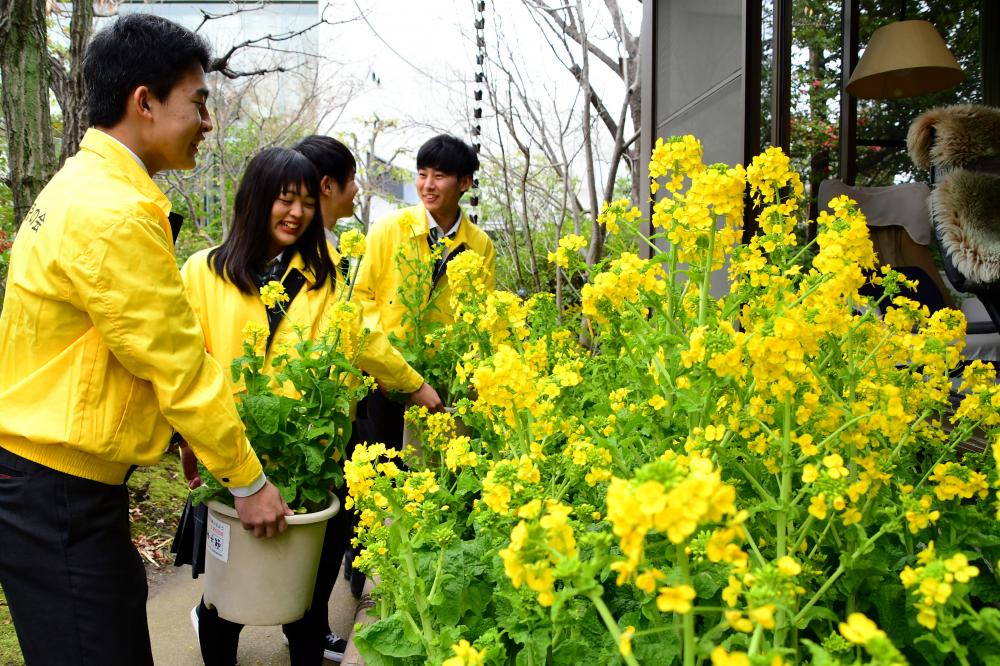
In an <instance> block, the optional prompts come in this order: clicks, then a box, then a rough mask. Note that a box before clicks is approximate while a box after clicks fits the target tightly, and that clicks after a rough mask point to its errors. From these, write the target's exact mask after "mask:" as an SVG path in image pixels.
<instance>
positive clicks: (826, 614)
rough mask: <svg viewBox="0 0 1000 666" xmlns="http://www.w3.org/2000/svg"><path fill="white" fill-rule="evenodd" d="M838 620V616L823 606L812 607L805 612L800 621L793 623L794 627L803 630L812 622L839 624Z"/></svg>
mask: <svg viewBox="0 0 1000 666" xmlns="http://www.w3.org/2000/svg"><path fill="white" fill-rule="evenodd" d="M840 619H841V618H840V616H839V615H837V614H836V613H834V612H833V611H832V610H830V609H829V608H826V607H825V606H813V607H812V608H810V609H809V610H807V611H806V613H805V615H803V616H802V619H801V620H799V621H798V622H796V623H795V626H796V627H798V628H799V629H805V628H806V627H808V626H809V623H810V622H812V621H813V620H830V621H831V622H839V621H840Z"/></svg>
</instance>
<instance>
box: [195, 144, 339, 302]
mask: <svg viewBox="0 0 1000 666" xmlns="http://www.w3.org/2000/svg"><path fill="white" fill-rule="evenodd" d="M302 186H305V188H306V193H307V194H308V195H309V196H311V197H313V198H315V199H318V198H319V173H318V172H317V171H316V167H315V166H313V163H312V162H310V161H309V158H308V157H306V156H305V155H303V154H301V153H298V152H296V151H294V150H292V149H291V148H265V149H264V150H262V151H260V152H259V153H257V155H255V156H254V158H253V159H252V160H250V164H248V165H247V168H246V171H244V172H243V179H242V180H241V181H240V186H239V188H238V189H237V190H236V199H235V200H234V202H233V223H232V226H231V227H230V228H229V235H227V236H226V239H225V240H224V241H222V245H220V246H219V247H217V248H215V249H214V250H212V251H211V252H210V253H209V255H208V264H209V266H210V267H211V268H212V270H213V271H214V272H215V274H216V275H218V276H220V277H222V278H223V279H225V280H229V281H230V282H232V283H233V284H234V285H235V286H236V288H237V289H239V290H240V291H242V292H243V293H244V294H256V293H257V285H256V284H255V283H254V271H258V270H260V269H261V268H263V267H264V264H265V263H266V262H267V261H268V260H269V259H271V258H272V257H269V256H267V250H268V247H269V246H270V243H271V229H270V222H271V208H272V207H273V205H274V201H275V200H276V199H277V198H278V197H279V196H281V194H282V193H283V192H288V191H290V190H295V191H298V189H299V188H300V187H302ZM289 249H290V250H291V251H292V252H294V253H297V254H299V256H301V257H302V263H303V264H305V267H306V268H308V269H309V270H310V271H312V273H313V275H314V276H315V277H316V283H315V284H314V285H313V287H312V288H313V289H318V288H319V287H321V286H322V285H324V284H325V283H326V281H327V279H329V278H330V276H331V275H332V270H333V262H332V261H331V260H330V252H329V250H328V249H327V243H326V233H325V232H324V230H323V215H322V214H321V213H320V210H319V206H316V212H315V214H314V215H313V219H312V222H311V223H310V224H309V226H308V227H307V228H306V230H305V231H304V232H302V235H301V236H299V238H298V240H296V241H295V243H294V244H293V245H292V246H291V247H290V248H289ZM288 258H291V255H288Z"/></svg>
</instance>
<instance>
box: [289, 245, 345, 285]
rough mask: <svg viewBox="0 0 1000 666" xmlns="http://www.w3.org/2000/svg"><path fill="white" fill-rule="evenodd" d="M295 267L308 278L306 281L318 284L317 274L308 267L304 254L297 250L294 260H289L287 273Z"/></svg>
mask: <svg viewBox="0 0 1000 666" xmlns="http://www.w3.org/2000/svg"><path fill="white" fill-rule="evenodd" d="M331 260H332V257H331ZM293 268H297V269H299V272H300V273H302V276H303V277H304V278H305V279H306V282H308V283H309V284H311V285H312V284H316V276H315V275H314V274H313V272H312V271H311V270H309V269H308V268H306V263H305V262H304V261H303V260H302V255H301V254H299V253H298V252H296V253H295V255H294V256H293V257H292V260H291V261H289V262H288V268H287V269H285V275H288V271H290V270H292V269H293ZM334 270H335V269H334ZM332 278H333V275H332V274H331V279H332ZM282 279H284V276H282Z"/></svg>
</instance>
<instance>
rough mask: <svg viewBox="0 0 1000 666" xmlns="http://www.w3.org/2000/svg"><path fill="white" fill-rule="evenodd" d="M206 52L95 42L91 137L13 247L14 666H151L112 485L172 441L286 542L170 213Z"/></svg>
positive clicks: (166, 37)
mask: <svg viewBox="0 0 1000 666" xmlns="http://www.w3.org/2000/svg"><path fill="white" fill-rule="evenodd" d="M208 62H209V52H208V48H207V46H206V44H205V43H204V42H203V41H202V40H201V38H200V37H198V36H197V35H195V34H194V33H192V32H191V31H189V30H187V29H185V28H182V27H180V26H178V25H176V24H174V23H171V22H170V21H167V20H166V19H162V18H159V17H155V16H150V15H143V14H133V15H128V16H124V17H122V18H120V19H118V21H117V22H116V23H115V24H113V25H112V26H110V27H108V28H106V29H104V30H102V31H101V32H100V33H98V34H97V35H96V36H95V37H94V40H93V42H92V43H91V45H90V47H89V49H88V51H87V56H86V59H85V64H84V77H85V81H86V85H87V98H88V114H89V120H90V123H91V125H92V128H91V129H90V130H88V131H87V134H86V135H85V136H84V139H83V142H82V143H81V146H80V151H79V152H78V153H77V154H76V155H75V156H73V157H72V158H70V159H69V160H67V161H66V164H65V166H64V167H63V168H62V169H60V171H59V173H57V174H56V175H55V176H54V177H53V179H52V180H51V182H50V183H49V184H48V185H47V186H46V187H45V189H44V190H42V192H41V193H40V194H39V195H38V199H37V200H36V201H35V204H34V206H32V208H31V210H30V212H29V213H28V215H27V216H26V218H25V220H24V222H23V223H22V225H21V229H20V231H19V232H18V235H17V238H16V240H15V241H14V246H13V250H12V253H11V264H10V273H9V276H8V287H7V294H6V298H5V301H4V308H3V312H2V315H0V534H2V538H0V585H2V586H3V590H4V593H5V595H6V597H7V602H8V604H9V606H10V612H11V616H12V618H13V621H14V626H15V629H16V630H17V634H18V640H19V642H20V645H21V651H22V653H23V655H24V659H25V662H26V663H27V664H28V665H29V666H31V665H33V664H76V665H79V664H94V665H97V664H101V665H102V666H107V665H117V664H122V665H126V664H127V665H129V666H136V665H144V664H152V663H153V661H152V655H151V650H150V643H149V632H148V627H147V622H146V579H145V570H144V568H143V565H142V561H141V559H140V558H139V555H138V553H137V552H136V550H135V548H134V547H133V545H132V543H131V539H130V535H129V520H128V492H127V489H126V486H125V481H126V480H127V477H128V475H129V473H130V472H131V470H132V469H133V468H134V467H135V466H137V465H149V464H153V463H155V462H156V461H157V460H159V458H160V456H161V455H162V454H163V452H164V450H165V449H166V446H167V442H168V440H169V438H170V436H171V433H172V432H173V431H174V430H177V431H179V432H180V433H181V434H182V435H183V436H184V439H185V440H187V442H188V443H190V445H191V446H192V447H194V449H195V450H196V451H197V453H198V457H199V458H200V459H201V460H202V461H203V462H204V463H205V465H206V466H207V467H208V469H209V470H210V471H211V472H212V474H214V475H215V476H217V477H218V478H219V480H220V481H221V482H222V483H223V484H224V485H226V486H229V487H230V489H231V490H232V492H233V495H234V496H235V497H236V500H235V503H236V507H237V511H238V512H239V514H240V517H241V520H242V522H243V525H244V527H246V528H247V529H252V530H254V533H255V534H257V535H258V536H270V535H272V534H275V533H277V532H279V531H281V530H283V529H284V527H285V523H284V516H285V515H286V514H288V513H290V512H288V507H287V506H285V505H284V502H283V501H282V500H281V497H280V495H279V493H278V492H277V490H276V489H275V488H274V486H272V485H271V484H270V483H269V482H267V480H266V479H265V478H264V476H263V473H262V469H261V465H260V461H259V460H258V459H257V456H256V454H255V453H254V452H253V450H252V449H251V448H250V445H249V442H247V440H246V437H245V436H244V433H243V427H242V424H241V423H240V419H239V416H238V415H237V413H236V408H235V403H234V401H233V398H232V394H231V389H230V386H229V384H228V383H227V381H226V378H225V375H224V373H223V369H222V368H221V367H220V366H219V365H218V363H216V362H215V361H214V360H213V359H212V358H211V357H210V356H208V354H207V353H206V352H205V342H204V338H203V337H202V334H201V330H200V327H199V325H198V322H197V320H196V319H195V316H194V313H193V312H192V311H191V307H190V305H189V304H188V302H187V300H186V298H185V296H184V288H183V286H182V284H181V279H180V273H179V272H178V270H177V264H176V262H175V260H174V254H173V249H174V248H173V235H172V226H171V223H172V222H173V220H172V219H171V218H170V216H169V213H170V202H169V201H168V200H167V198H166V197H165V196H164V195H163V193H162V192H161V191H160V190H159V188H157V186H156V184H155V183H154V182H153V181H152V179H151V176H152V174H154V173H157V172H159V171H162V170H166V169H190V168H192V167H193V166H194V164H195V157H196V154H197V150H198V144H199V143H200V141H201V140H202V138H203V137H204V134H205V133H206V132H209V131H211V129H212V123H211V121H210V120H209V117H208V113H207V110H206V108H205V102H206V97H207V95H208V90H207V87H206V85H205V70H206V68H207V67H208Z"/></svg>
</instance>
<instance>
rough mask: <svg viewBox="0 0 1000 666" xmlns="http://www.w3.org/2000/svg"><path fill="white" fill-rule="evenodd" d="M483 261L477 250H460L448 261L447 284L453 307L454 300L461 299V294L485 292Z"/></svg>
mask: <svg viewBox="0 0 1000 666" xmlns="http://www.w3.org/2000/svg"><path fill="white" fill-rule="evenodd" d="M483 261H484V259H483V255H481V254H479V253H478V252H460V253H459V254H457V255H456V256H455V257H454V258H452V259H451V260H450V261H449V262H448V285H449V286H450V287H451V290H452V301H453V303H452V307H453V308H454V307H455V302H460V301H461V300H463V299H462V296H465V295H468V294H483V293H485V291H486V283H485V282H483V275H484V273H485V270H484V268H483Z"/></svg>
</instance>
